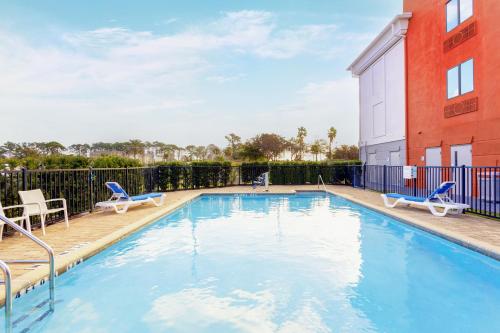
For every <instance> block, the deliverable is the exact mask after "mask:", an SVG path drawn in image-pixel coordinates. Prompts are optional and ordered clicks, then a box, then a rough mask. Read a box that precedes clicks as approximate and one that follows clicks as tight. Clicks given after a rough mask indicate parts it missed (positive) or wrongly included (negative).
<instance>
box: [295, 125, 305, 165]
mask: <svg viewBox="0 0 500 333" xmlns="http://www.w3.org/2000/svg"><path fill="white" fill-rule="evenodd" d="M306 136H307V130H306V128H305V127H304V126H301V127H299V128H298V129H297V144H298V146H299V154H298V159H299V160H302V157H303V155H304V152H305V151H306V148H307V145H306V142H305V140H306Z"/></svg>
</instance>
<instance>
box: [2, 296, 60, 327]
mask: <svg viewBox="0 0 500 333" xmlns="http://www.w3.org/2000/svg"><path fill="white" fill-rule="evenodd" d="M49 302H50V299H46V300H43V301H42V302H40V303H38V304H37V305H35V306H34V307H32V308H31V309H30V310H29V311H27V312H25V313H23V314H22V315H20V316H19V317H17V318H16V319H15V320H13V321H12V330H13V332H16V333H17V332H19V333H28V332H30V330H31V329H32V328H33V327H34V326H35V325H36V324H39V323H41V322H42V321H43V320H44V319H45V318H47V316H49V315H50V314H51V313H52V312H53V311H52V310H51V309H50V308H49ZM61 302H62V300H56V302H55V303H56V304H57V303H61ZM40 312H41V313H40ZM23 326H24V327H23ZM21 327H22V328H21Z"/></svg>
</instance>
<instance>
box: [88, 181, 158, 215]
mask: <svg viewBox="0 0 500 333" xmlns="http://www.w3.org/2000/svg"><path fill="white" fill-rule="evenodd" d="M106 187H107V188H109V189H110V190H111V191H112V192H113V194H112V195H111V198H109V200H107V201H102V202H98V203H96V205H95V206H96V207H98V208H102V209H104V210H106V209H113V210H114V211H115V212H116V213H118V214H124V213H126V212H127V210H128V209H129V207H132V206H139V205H143V204H147V203H151V204H154V205H155V206H157V207H158V206H161V205H163V202H164V201H165V197H166V196H165V193H148V194H142V195H135V196H129V195H128V194H127V192H126V191H125V190H124V189H123V188H122V187H121V186H120V184H118V183H117V182H107V183H106ZM155 198H160V200H159V201H156V200H155Z"/></svg>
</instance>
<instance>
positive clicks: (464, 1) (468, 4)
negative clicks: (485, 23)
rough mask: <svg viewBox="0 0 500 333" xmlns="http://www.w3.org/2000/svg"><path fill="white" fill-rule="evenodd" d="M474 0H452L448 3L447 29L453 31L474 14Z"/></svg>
mask: <svg viewBox="0 0 500 333" xmlns="http://www.w3.org/2000/svg"><path fill="white" fill-rule="evenodd" d="M473 7H474V0H450V1H448V2H447V3H446V31H451V30H453V29H454V28H455V27H457V26H458V25H459V24H460V23H462V22H464V21H465V20H467V19H468V18H470V17H472V15H473V14H474V9H473Z"/></svg>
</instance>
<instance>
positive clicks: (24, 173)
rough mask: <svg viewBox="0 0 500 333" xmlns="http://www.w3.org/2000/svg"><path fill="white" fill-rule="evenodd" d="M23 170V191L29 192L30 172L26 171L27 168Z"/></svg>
mask: <svg viewBox="0 0 500 333" xmlns="http://www.w3.org/2000/svg"><path fill="white" fill-rule="evenodd" d="M21 170H22V173H23V191H27V190H28V172H27V170H26V167H23V168H22V169H21Z"/></svg>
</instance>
